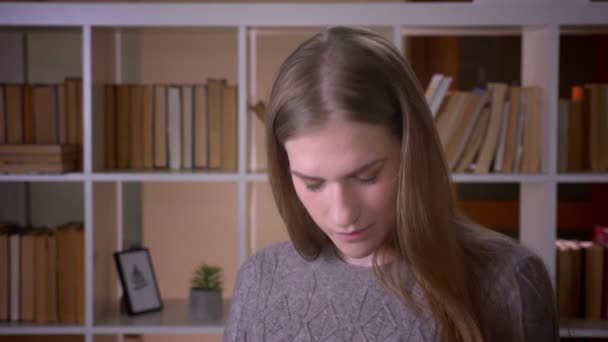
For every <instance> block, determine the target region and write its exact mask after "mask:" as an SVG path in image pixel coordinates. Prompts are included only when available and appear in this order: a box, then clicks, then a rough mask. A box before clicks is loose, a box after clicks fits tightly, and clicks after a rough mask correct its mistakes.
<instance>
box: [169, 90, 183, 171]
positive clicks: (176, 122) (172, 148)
mask: <svg viewBox="0 0 608 342" xmlns="http://www.w3.org/2000/svg"><path fill="white" fill-rule="evenodd" d="M167 104H168V105H167V116H168V121H169V125H168V136H169V168H170V169H171V170H179V169H181V166H182V146H181V145H182V141H181V128H182V125H181V116H182V110H181V89H180V87H179V86H169V87H168V88H167Z"/></svg>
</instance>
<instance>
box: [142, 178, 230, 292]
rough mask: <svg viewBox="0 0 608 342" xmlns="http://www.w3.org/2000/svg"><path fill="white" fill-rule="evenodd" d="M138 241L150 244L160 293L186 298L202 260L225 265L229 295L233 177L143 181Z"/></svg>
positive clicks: (225, 284)
mask: <svg viewBox="0 0 608 342" xmlns="http://www.w3.org/2000/svg"><path fill="white" fill-rule="evenodd" d="M142 197H143V208H142V213H143V226H144V229H143V243H144V246H146V247H148V248H150V253H151V256H152V261H153V263H154V269H155V272H156V275H157V278H158V279H157V280H158V283H159V288H160V292H161V296H162V297H163V298H167V299H169V298H182V299H183V298H188V294H189V290H190V280H191V278H192V275H193V271H194V269H195V268H196V266H198V265H199V264H200V263H201V262H206V263H210V264H214V265H218V266H220V267H222V268H223V270H224V297H231V294H232V290H233V286H234V281H235V279H236V272H237V269H238V267H239V252H238V246H239V237H238V205H237V197H238V193H237V185H236V184H235V183H146V184H145V186H144V187H143V194H142Z"/></svg>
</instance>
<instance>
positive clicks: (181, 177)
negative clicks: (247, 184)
mask: <svg viewBox="0 0 608 342" xmlns="http://www.w3.org/2000/svg"><path fill="white" fill-rule="evenodd" d="M90 179H91V180H93V181H100V182H237V181H239V180H241V179H242V177H241V176H240V175H239V174H237V173H211V172H209V173H207V172H166V171H159V172H143V173H140V172H116V173H110V172H108V173H99V172H97V173H93V174H92V175H91V177H90Z"/></svg>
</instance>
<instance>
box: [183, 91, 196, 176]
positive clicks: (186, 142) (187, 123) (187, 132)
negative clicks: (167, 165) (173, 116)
mask: <svg viewBox="0 0 608 342" xmlns="http://www.w3.org/2000/svg"><path fill="white" fill-rule="evenodd" d="M192 108H193V106H192V86H183V87H182V168H184V169H192V148H193V143H194V142H193V139H192V138H193V136H192V135H193V134H192V132H193V129H194V127H193V125H192V115H193V112H192Z"/></svg>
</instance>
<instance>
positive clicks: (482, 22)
mask: <svg viewBox="0 0 608 342" xmlns="http://www.w3.org/2000/svg"><path fill="white" fill-rule="evenodd" d="M550 3H551V5H552V8H551V11H548V10H547V8H546V5H547V1H534V2H526V3H518V4H517V5H516V6H513V5H512V4H509V3H508V2H507V1H505V2H502V1H479V2H472V3H447V4H434V3H426V4H425V3H401V4H322V5H319V4H180V5H174V4H124V3H123V4H34V3H29V4H17V3H6V4H2V6H0V12H1V13H3V15H2V16H1V17H0V25H4V26H9V25H13V26H29V25H32V26H80V25H91V26H123V27H125V26H126V27H135V26H150V27H153V26H175V27H187V26H189V27H201V26H239V25H245V26H281V27H289V26H292V27H296V26H317V25H332V24H342V25H380V26H382V25H387V24H389V25H408V26H411V25H416V26H434V27H479V26H482V27H488V26H492V27H496V26H513V25H539V24H540V25H551V24H566V25H594V24H603V23H605V20H606V17H608V9H606V6H605V4H601V3H593V2H586V1H577V2H573V1H567V0H560V1H552V2H550ZM369 13H374V15H373V16H370V15H369ZM437 18H441V20H437Z"/></svg>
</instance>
